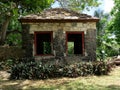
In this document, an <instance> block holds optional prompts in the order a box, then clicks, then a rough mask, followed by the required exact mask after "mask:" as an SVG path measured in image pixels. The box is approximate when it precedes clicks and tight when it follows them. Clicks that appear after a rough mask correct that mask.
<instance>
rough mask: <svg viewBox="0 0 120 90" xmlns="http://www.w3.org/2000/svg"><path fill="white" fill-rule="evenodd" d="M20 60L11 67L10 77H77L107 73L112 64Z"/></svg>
mask: <svg viewBox="0 0 120 90" xmlns="http://www.w3.org/2000/svg"><path fill="white" fill-rule="evenodd" d="M28 61H29V62H20V63H18V64H15V65H14V66H12V68H11V77H10V78H11V79H47V78H56V77H78V76H88V75H107V74H108V73H109V72H110V71H111V68H112V65H110V64H107V62H84V63H82V62H81V63H77V64H71V65H64V66H63V65H56V64H52V65H51V64H49V65H48V64H43V63H42V62H34V61H30V60H28Z"/></svg>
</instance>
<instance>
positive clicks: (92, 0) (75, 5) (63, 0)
mask: <svg viewBox="0 0 120 90" xmlns="http://www.w3.org/2000/svg"><path fill="white" fill-rule="evenodd" d="M57 1H58V2H60V5H61V7H63V8H68V9H72V10H75V11H80V12H81V11H82V10H84V9H87V10H89V9H90V8H92V7H97V6H98V5H99V4H100V3H98V0H57Z"/></svg>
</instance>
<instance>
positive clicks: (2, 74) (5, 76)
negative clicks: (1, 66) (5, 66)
mask: <svg viewBox="0 0 120 90" xmlns="http://www.w3.org/2000/svg"><path fill="white" fill-rule="evenodd" d="M9 77H10V73H8V72H7V71H0V80H8V79H9Z"/></svg>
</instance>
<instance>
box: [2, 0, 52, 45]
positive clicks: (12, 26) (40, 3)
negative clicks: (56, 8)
mask: <svg viewBox="0 0 120 90" xmlns="http://www.w3.org/2000/svg"><path fill="white" fill-rule="evenodd" d="M53 2H54V0H0V11H1V12H0V26H1V30H0V36H1V37H0V44H4V41H5V39H6V33H7V31H8V29H9V31H13V30H20V24H19V22H18V20H17V19H18V17H19V16H20V15H23V14H27V13H36V12H40V11H41V10H43V9H45V8H48V7H50V6H51V3H53Z"/></svg>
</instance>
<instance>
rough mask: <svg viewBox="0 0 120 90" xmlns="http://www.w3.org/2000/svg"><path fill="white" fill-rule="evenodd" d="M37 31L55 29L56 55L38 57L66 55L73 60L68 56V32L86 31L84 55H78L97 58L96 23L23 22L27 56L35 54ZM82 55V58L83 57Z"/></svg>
mask: <svg viewBox="0 0 120 90" xmlns="http://www.w3.org/2000/svg"><path fill="white" fill-rule="evenodd" d="M35 31H53V52H54V56H45V57H44V56H35V57H36V59H46V58H47V59H49V58H59V57H64V58H67V59H71V60H73V59H74V58H71V57H68V56H67V57H66V32H67V31H80V32H84V41H85V43H84V45H85V48H84V55H83V56H77V57H75V59H79V60H96V23H95V22H87V23H79V22H73V23H30V24H29V25H28V24H23V41H24V42H23V49H25V50H26V55H27V56H34V54H35V50H34V47H35V46H34V44H33V43H34V37H33V35H34V32H35ZM81 57H82V58H81Z"/></svg>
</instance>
